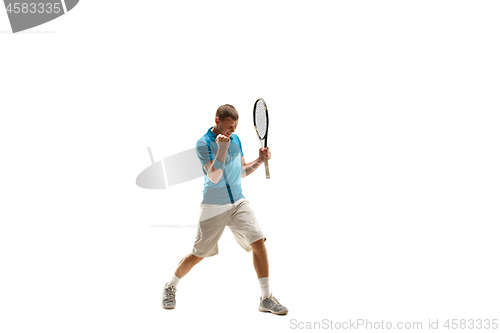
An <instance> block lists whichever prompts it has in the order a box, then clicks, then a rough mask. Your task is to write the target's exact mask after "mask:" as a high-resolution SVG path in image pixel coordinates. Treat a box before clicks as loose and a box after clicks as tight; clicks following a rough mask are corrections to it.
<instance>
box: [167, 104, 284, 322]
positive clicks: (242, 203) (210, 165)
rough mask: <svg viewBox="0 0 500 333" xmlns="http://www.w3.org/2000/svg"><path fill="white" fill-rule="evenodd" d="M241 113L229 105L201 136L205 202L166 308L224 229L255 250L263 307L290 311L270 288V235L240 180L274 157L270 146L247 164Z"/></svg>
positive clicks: (209, 254)
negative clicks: (240, 132)
mask: <svg viewBox="0 0 500 333" xmlns="http://www.w3.org/2000/svg"><path fill="white" fill-rule="evenodd" d="M237 126H238V112H237V111H236V109H235V108H234V107H233V106H232V105H229V104H226V105H222V106H220V107H219V108H218V109H217V112H216V114H215V126H213V127H211V128H209V129H208V131H207V133H206V134H205V135H203V136H202V137H201V139H199V140H198V142H197V144H196V152H197V154H198V158H199V159H200V162H201V165H202V166H203V172H204V173H205V185H204V189H203V201H202V203H201V206H200V218H199V221H198V231H197V235H196V240H195V242H194V246H193V250H192V252H191V253H190V254H188V255H187V256H185V257H184V258H183V259H182V260H181V262H180V263H179V265H178V267H177V270H176V271H175V274H174V276H173V277H172V280H171V281H170V282H168V283H167V284H166V285H165V287H164V288H163V295H162V303H161V305H162V307H163V308H164V309H174V308H175V305H176V301H175V292H176V291H177V286H178V285H179V282H180V280H181V279H182V278H183V277H184V276H185V275H186V274H187V273H188V272H189V271H190V270H191V268H193V267H194V265H196V264H197V263H199V262H200V261H202V260H203V258H207V257H212V256H214V255H216V254H218V247H217V242H218V241H219V239H220V237H221V236H222V233H223V231H224V229H225V227H226V226H227V227H229V229H230V230H231V231H232V233H233V236H234V238H235V239H236V241H237V242H238V244H240V246H241V247H242V248H243V249H244V250H246V251H247V252H250V251H253V264H254V268H255V272H256V273H257V278H258V281H259V284H260V287H261V289H262V295H261V297H260V305H259V311H263V312H271V313H273V314H280V315H282V314H286V313H287V312H288V309H287V308H286V307H285V306H283V305H281V304H280V303H279V301H278V299H276V298H275V297H274V296H273V295H272V294H271V292H270V288H269V263H268V259H267V251H266V246H265V245H264V242H265V241H266V238H265V237H264V233H263V232H262V230H261V229H260V227H259V224H258V223H257V219H256V217H255V214H254V212H253V210H252V209H251V208H250V204H249V203H248V201H247V200H246V199H245V197H244V196H243V193H242V191H241V178H242V177H246V176H248V175H250V174H251V173H252V172H254V171H255V170H256V169H257V168H258V167H259V166H260V165H261V164H262V163H263V161H264V159H265V158H267V159H271V151H270V150H269V147H267V148H260V149H259V157H258V158H257V159H256V160H255V161H253V162H249V163H246V162H245V157H244V156H243V149H242V147H241V141H240V139H239V138H238V136H237V135H236V134H233V133H234V131H236V127H237Z"/></svg>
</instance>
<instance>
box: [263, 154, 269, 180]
mask: <svg viewBox="0 0 500 333" xmlns="http://www.w3.org/2000/svg"><path fill="white" fill-rule="evenodd" d="M264 165H265V167H266V179H269V178H271V176H270V175H269V163H268V162H267V158H265V159H264Z"/></svg>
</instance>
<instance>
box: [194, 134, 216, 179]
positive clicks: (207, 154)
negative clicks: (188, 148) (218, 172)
mask: <svg viewBox="0 0 500 333" xmlns="http://www.w3.org/2000/svg"><path fill="white" fill-rule="evenodd" d="M196 155H198V159H199V160H200V162H201V167H202V169H203V172H204V173H205V174H206V172H205V168H203V166H205V164H207V163H208V162H210V161H212V160H213V158H212V152H211V150H210V148H209V147H208V144H207V142H205V141H202V140H199V141H198V142H196Z"/></svg>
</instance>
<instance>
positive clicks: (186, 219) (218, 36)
mask: <svg viewBox="0 0 500 333" xmlns="http://www.w3.org/2000/svg"><path fill="white" fill-rule="evenodd" d="M499 10H500V5H499V4H498V2H495V1H481V2H477V1H418V2H417V1H412V2H409V1H309V2H307V3H306V2H299V1H286V2H279V1H252V2H236V1H185V2H181V1H139V2H138V1H117V0H114V1H111V0H109V1H90V0H83V1H81V2H80V4H78V6H77V7H75V8H74V9H73V10H72V11H71V12H69V13H68V14H67V15H64V16H63V17H61V18H59V19H57V20H54V21H52V22H49V23H47V24H45V25H42V26H39V27H36V28H33V29H31V30H28V31H26V32H23V33H18V34H12V33H11V32H9V30H10V25H9V22H8V18H7V14H6V13H5V12H4V11H0V30H1V34H0V45H1V52H0V60H1V73H0V110H1V120H0V142H1V164H0V168H1V173H0V177H1V187H0V188H1V190H0V191H1V196H2V198H1V210H0V214H1V215H0V218H1V232H0V237H1V238H0V249H1V252H0V253H1V270H2V273H1V275H0V279H1V283H0V295H1V296H0V306H1V308H0V311H1V313H2V320H1V324H0V326H1V327H2V331H5V332H28V331H30V332H33V331H44V332H89V331H90V330H92V331H93V332H110V331H113V332H118V331H120V332H139V331H142V332H175V331H179V330H181V329H185V330H189V331H195V330H196V331H198V332H200V331H206V330H212V329H217V330H218V331H221V332H236V331H242V332H257V331H262V330H264V331H269V332H271V331H288V330H290V326H291V325H290V321H291V320H293V319H295V320H297V321H301V322H305V321H321V320H323V319H328V320H334V321H348V320H350V319H351V320H356V319H358V318H360V319H367V320H371V321H373V322H380V321H382V320H384V321H385V322H387V321H392V322H394V323H395V322H398V321H422V322H423V323H424V327H426V325H427V323H428V320H429V319H432V320H436V319H439V320H440V325H442V324H444V321H445V320H446V319H448V318H449V319H454V318H457V319H494V318H498V314H499V313H500V311H499V310H500V303H499V299H500V289H499V284H498V281H499V280H500V272H499V267H498V254H499V250H500V245H499V241H498V235H499V233H498V231H499V228H498V224H499V222H500V219H499V218H500V212H499V199H500V192H499V188H500V177H499V172H498V170H500V158H499V142H500V131H499V130H498V129H499V125H500V124H499V120H500V116H499V107H500V100H499V98H498V96H499V93H498V92H499V88H500V80H499V77H500V76H499V74H500V65H499V64H500V62H499V61H498V59H500V47H499V43H498V41H499V34H500V33H499V32H500V20H498V14H499ZM259 97H263V98H265V99H266V102H267V104H268V107H269V111H270V121H271V123H270V134H269V146H270V148H271V150H272V152H273V158H272V160H271V161H270V171H271V177H272V178H271V179H270V180H266V179H265V175H264V169H263V168H261V169H259V170H257V171H256V172H255V173H254V174H252V175H251V176H250V177H248V178H245V179H244V180H243V193H244V195H245V196H246V197H247V199H249V201H250V203H251V204H252V207H253V209H254V211H255V212H256V214H257V217H258V218H259V222H260V225H261V227H262V229H263V230H264V232H265V233H266V236H267V238H268V241H267V242H266V244H267V248H268V252H269V259H270V265H271V271H270V272H271V274H270V281H271V290H272V291H273V293H274V294H275V295H276V296H277V297H278V298H279V299H280V300H281V301H282V303H283V304H284V305H286V306H287V307H288V308H289V310H290V311H289V314H288V315H287V316H284V317H278V316H273V315H271V314H264V313H260V312H258V311H257V307H258V298H259V296H260V288H259V285H258V281H257V277H256V275H255V272H254V270H253V266H252V256H251V253H250V254H249V253H246V252H245V251H243V250H242V249H241V248H240V247H239V246H238V245H237V243H236V242H235V241H234V239H233V237H232V236H231V233H230V232H229V231H228V230H226V232H225V233H224V235H223V237H222V239H221V241H220V243H219V250H220V251H219V255H218V256H216V257H213V258H209V259H205V260H204V261H202V262H201V263H200V264H199V265H198V266H196V267H195V268H193V271H191V272H190V273H189V274H188V275H187V276H186V277H185V278H184V279H182V281H181V283H180V285H179V288H178V292H177V308H176V309H175V310H173V311H166V310H164V309H162V308H161V306H160V301H161V289H162V287H163V285H164V284H165V283H166V282H167V281H168V280H170V278H171V277H172V275H173V272H174V271H175V268H176V266H177V264H178V262H179V261H180V260H181V258H182V257H183V256H184V255H186V254H187V253H189V252H190V250H191V247H192V243H193V241H194V238H195V229H194V228H167V227H155V226H166V225H173V224H182V225H186V224H192V223H196V218H197V214H198V208H199V203H200V202H201V199H202V197H201V191H202V179H201V178H200V179H197V180H194V181H192V182H190V183H186V184H183V185H178V186H177V187H172V188H170V189H168V190H145V189H142V188H139V187H137V186H136V184H135V179H136V177H137V175H138V174H139V173H140V172H141V171H142V170H143V169H144V168H146V167H147V166H148V165H150V163H151V162H150V158H149V154H148V151H147V147H151V148H152V150H153V155H154V157H155V159H156V160H158V159H161V158H164V157H167V156H169V155H172V154H174V153H177V152H181V151H184V150H186V149H190V148H192V147H194V143H195V142H196V140H197V139H198V138H199V137H201V135H203V134H204V133H205V132H206V130H207V129H208V128H209V127H210V126H211V125H213V119H214V114H215V110H216V109H217V107H218V106H220V105H221V104H225V103H229V104H232V105H234V106H235V107H236V108H237V110H238V111H239V113H240V121H239V127H238V130H237V132H236V134H238V135H239V136H240V139H241V140H242V143H243V149H244V152H245V156H246V159H247V161H250V160H253V159H255V158H256V157H257V153H258V148H259V146H260V144H259V142H258V140H257V138H256V135H255V132H254V130H253V128H252V125H253V124H252V118H251V111H252V106H253V103H254V101H255V100H256V99H257V98H259ZM498 319H500V318H498Z"/></svg>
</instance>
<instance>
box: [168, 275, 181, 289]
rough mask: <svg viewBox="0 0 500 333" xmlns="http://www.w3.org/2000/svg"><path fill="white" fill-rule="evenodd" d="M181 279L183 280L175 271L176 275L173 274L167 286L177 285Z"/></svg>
mask: <svg viewBox="0 0 500 333" xmlns="http://www.w3.org/2000/svg"><path fill="white" fill-rule="evenodd" d="M180 281H181V278H180V277H178V276H177V275H175V273H174V276H172V280H170V282H169V283H167V287H170V286H171V285H174V287H177V285H178V284H179V282H180Z"/></svg>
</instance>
